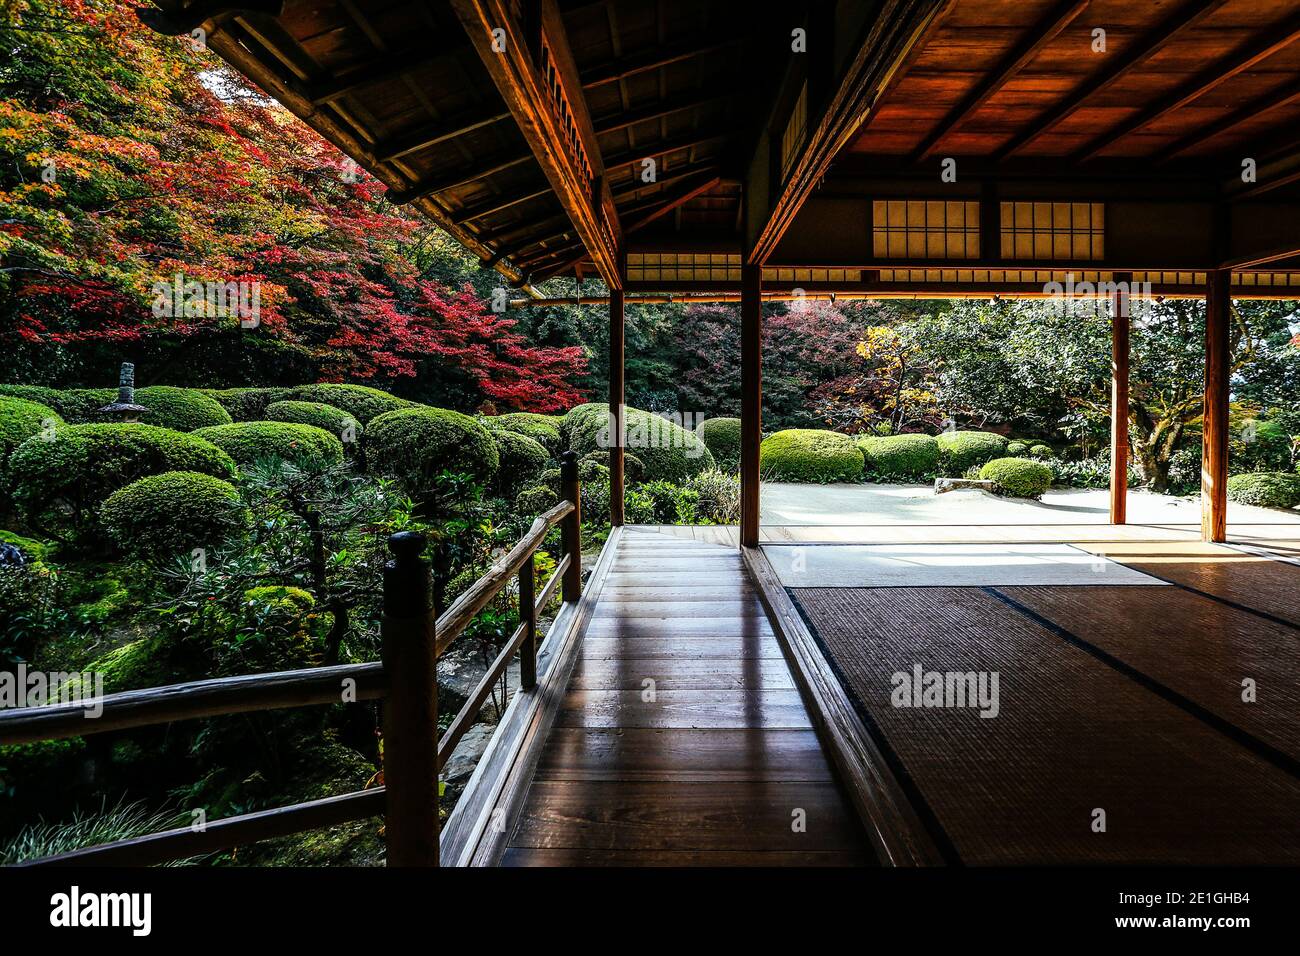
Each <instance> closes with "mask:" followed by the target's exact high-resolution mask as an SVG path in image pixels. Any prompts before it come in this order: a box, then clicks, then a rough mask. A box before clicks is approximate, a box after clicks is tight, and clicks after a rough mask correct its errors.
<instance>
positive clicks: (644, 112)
mask: <svg viewBox="0 0 1300 956" xmlns="http://www.w3.org/2000/svg"><path fill="white" fill-rule="evenodd" d="M731 99H733V94H731V93H723V94H720V95H717V96H706V97H700V96H697V95H691V96H679V97H676V98H675V99H671V100H661V101H659V102H657V103H651V104H650V105H649V106H644V107H642V108H641V109H637V110H620V111H619V112H618V113H615V114H614V115H613V116H607V117H604V118H602V119H600V120H597V121H596V125H595V129H596V135H597V136H604V135H606V134H607V133H617V132H618V131H619V130H623V129H627V128H628V127H629V126H636V125H637V124H638V123H648V122H650V121H651V120H657V119H663V118H664V117H665V116H672V115H673V114H674V113H684V112H686V111H687V110H693V109H699V108H701V107H704V106H711V105H712V104H714V103H721V102H723V101H725V100H731Z"/></svg>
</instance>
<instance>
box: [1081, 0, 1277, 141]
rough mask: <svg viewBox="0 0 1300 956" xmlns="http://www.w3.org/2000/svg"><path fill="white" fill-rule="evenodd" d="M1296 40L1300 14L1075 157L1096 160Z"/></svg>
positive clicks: (1111, 131)
mask: <svg viewBox="0 0 1300 956" xmlns="http://www.w3.org/2000/svg"><path fill="white" fill-rule="evenodd" d="M1296 40H1300V16H1294V17H1291V18H1290V19H1289V20H1287V21H1286V22H1285V23H1282V24H1279V25H1278V26H1276V27H1270V28H1269V29H1268V30H1267V31H1265V35H1263V36H1262V37H1261V38H1260V39H1258V40H1255V41H1254V42H1252V43H1250V44H1249V45H1247V46H1246V48H1245V49H1243V50H1241V51H1240V52H1239V53H1237V54H1235V55H1234V56H1232V57H1230V58H1229V59H1228V60H1226V61H1225V62H1223V63H1218V64H1215V65H1214V66H1212V67H1210V68H1209V69H1207V70H1203V71H1202V72H1201V73H1198V74H1197V75H1196V76H1195V77H1193V78H1192V79H1191V80H1189V81H1188V82H1186V83H1184V84H1183V85H1182V86H1180V87H1178V89H1176V90H1174V91H1173V92H1172V93H1170V94H1169V95H1167V96H1165V97H1163V98H1162V99H1160V100H1159V101H1157V102H1156V103H1155V104H1153V105H1152V106H1150V107H1148V108H1147V109H1145V110H1143V111H1142V112H1141V113H1139V114H1138V115H1137V116H1135V117H1133V118H1132V119H1130V120H1128V121H1127V122H1124V123H1121V124H1120V125H1119V126H1117V127H1115V128H1114V129H1112V130H1109V131H1107V132H1105V133H1103V134H1102V135H1101V136H1099V137H1097V138H1096V139H1094V140H1093V141H1092V142H1090V143H1089V144H1088V145H1087V146H1085V147H1084V148H1083V149H1081V150H1079V152H1078V153H1076V154H1075V156H1074V157H1073V160H1074V161H1075V162H1086V161H1087V160H1089V159H1092V158H1093V157H1095V156H1096V155H1097V154H1099V153H1101V152H1102V151H1104V150H1106V149H1107V148H1109V147H1110V146H1113V145H1114V144H1115V143H1117V142H1119V141H1120V140H1121V139H1123V138H1124V137H1126V136H1130V135H1132V134H1133V133H1136V132H1137V131H1138V130H1140V129H1142V128H1143V127H1145V126H1149V125H1151V124H1152V123H1154V122H1155V121H1156V120H1159V119H1161V118H1163V117H1165V116H1168V115H1169V114H1170V113H1173V112H1175V111H1177V110H1180V109H1182V108H1183V107H1184V106H1186V105H1187V104H1188V103H1191V102H1193V101H1195V100H1198V99H1200V98H1201V97H1202V96H1204V95H1205V94H1206V93H1209V92H1210V91H1211V90H1214V89H1217V88H1218V87H1220V86H1222V85H1223V84H1224V83H1226V82H1227V81H1228V80H1230V79H1232V78H1233V77H1234V76H1237V75H1238V74H1240V73H1244V72H1245V71H1246V70H1249V69H1250V68H1251V67H1253V66H1255V65H1257V64H1258V63H1260V62H1262V61H1263V60H1266V59H1268V58H1269V57H1270V56H1272V55H1273V54H1274V53H1277V52H1279V51H1280V50H1284V49H1286V48H1287V47H1288V46H1290V45H1291V44H1293V43H1295V42H1296Z"/></svg>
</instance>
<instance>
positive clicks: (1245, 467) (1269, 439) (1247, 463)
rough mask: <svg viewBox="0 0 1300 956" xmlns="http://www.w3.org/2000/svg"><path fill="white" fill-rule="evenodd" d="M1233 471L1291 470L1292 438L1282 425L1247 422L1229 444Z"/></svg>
mask: <svg viewBox="0 0 1300 956" xmlns="http://www.w3.org/2000/svg"><path fill="white" fill-rule="evenodd" d="M1228 460H1229V462H1230V463H1231V465H1232V471H1235V472H1247V471H1265V472H1281V471H1290V470H1291V434H1290V431H1289V430H1288V428H1287V427H1286V425H1285V424H1284V423H1283V422H1279V421H1273V420H1267V421H1258V420H1252V421H1247V422H1246V423H1245V424H1244V425H1242V427H1241V428H1239V429H1237V430H1236V431H1234V432H1233V433H1232V434H1231V435H1230V436H1229V440H1228Z"/></svg>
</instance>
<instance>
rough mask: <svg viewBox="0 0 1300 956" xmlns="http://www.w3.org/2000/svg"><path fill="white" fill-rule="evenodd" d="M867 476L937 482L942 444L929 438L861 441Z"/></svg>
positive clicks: (881, 438)
mask: <svg viewBox="0 0 1300 956" xmlns="http://www.w3.org/2000/svg"><path fill="white" fill-rule="evenodd" d="M858 447H859V448H860V449H862V457H863V459H865V471H866V474H867V475H869V476H870V477H872V478H880V479H883V480H885V481H889V480H897V479H904V480H915V479H918V478H933V477H934V476H935V474H936V473H937V472H938V470H939V443H938V442H937V441H936V440H935V439H934V438H932V437H931V436H929V435H880V436H872V437H868V438H860V439H858Z"/></svg>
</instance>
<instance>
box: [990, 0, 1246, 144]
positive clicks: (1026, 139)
mask: <svg viewBox="0 0 1300 956" xmlns="http://www.w3.org/2000/svg"><path fill="white" fill-rule="evenodd" d="M1226 2H1227V0H1190V2H1187V3H1184V4H1183V5H1182V6H1180V7H1179V8H1178V9H1176V10H1175V11H1174V12H1173V14H1172V15H1171V16H1169V17H1166V18H1165V19H1164V20H1163V21H1162V22H1161V23H1160V24H1159V25H1158V26H1156V27H1155V28H1154V29H1152V30H1151V31H1150V32H1149V33H1147V34H1145V35H1144V36H1140V37H1137V38H1135V39H1134V40H1133V42H1132V43H1129V44H1125V46H1124V47H1123V48H1122V49H1121V50H1120V51H1119V54H1118V55H1117V56H1116V58H1115V60H1114V62H1113V63H1110V65H1109V66H1103V67H1102V69H1101V70H1100V71H1098V72H1097V73H1096V74H1094V75H1093V76H1092V77H1091V78H1089V79H1087V80H1085V81H1084V82H1083V84H1082V85H1081V86H1079V87H1078V88H1077V89H1076V90H1075V91H1074V92H1072V93H1070V94H1069V95H1068V96H1067V97H1066V98H1065V100H1064V101H1063V102H1061V103H1059V104H1058V105H1057V106H1055V107H1053V108H1052V109H1050V110H1048V112H1047V113H1045V114H1044V115H1043V116H1041V117H1040V118H1038V119H1035V120H1034V121H1033V122H1031V123H1029V124H1028V125H1027V126H1026V128H1025V129H1024V131H1023V132H1021V133H1018V134H1017V135H1016V136H1014V137H1012V138H1011V139H1010V140H1009V141H1008V142H1007V143H1005V144H1004V145H1003V146H1002V147H1001V148H1000V149H999V150H998V151H997V152H996V153H994V156H995V157H996V158H997V159H1003V158H1005V157H1007V156H1011V155H1013V154H1014V153H1018V152H1019V151H1020V150H1022V149H1024V148H1025V147H1026V146H1028V145H1029V144H1030V143H1032V142H1034V141H1035V140H1037V139H1038V137H1040V136H1042V135H1043V134H1044V133H1047V132H1048V131H1050V130H1052V129H1054V128H1055V127H1056V126H1057V125H1058V124H1060V123H1062V122H1064V121H1065V120H1067V119H1069V118H1070V117H1071V116H1073V115H1074V114H1075V113H1076V112H1077V111H1078V110H1079V109H1080V108H1081V107H1082V106H1083V104H1084V103H1086V102H1087V101H1088V100H1090V99H1091V98H1092V97H1093V96H1095V95H1096V94H1097V93H1100V92H1101V91H1102V90H1104V89H1106V88H1107V87H1109V86H1110V85H1111V84H1112V83H1114V82H1116V81H1117V80H1119V79H1120V78H1121V77H1123V76H1125V75H1126V74H1128V73H1129V71H1131V70H1133V69H1134V68H1135V67H1137V66H1139V65H1141V64H1142V63H1144V62H1145V61H1146V60H1148V59H1150V58H1151V57H1153V56H1155V54H1157V53H1159V52H1160V51H1161V50H1163V49H1164V48H1165V47H1166V46H1168V45H1169V44H1170V43H1171V42H1173V40H1174V39H1175V38H1176V37H1177V36H1178V34H1180V33H1182V32H1183V31H1184V30H1186V29H1188V28H1189V27H1191V26H1193V25H1195V24H1196V23H1197V22H1199V21H1200V20H1201V19H1202V18H1203V17H1206V16H1209V15H1210V14H1211V13H1213V12H1214V11H1215V10H1217V9H1219V7H1221V6H1223V5H1224V3H1226ZM1107 59H1108V60H1109V57H1108V58H1107Z"/></svg>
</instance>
